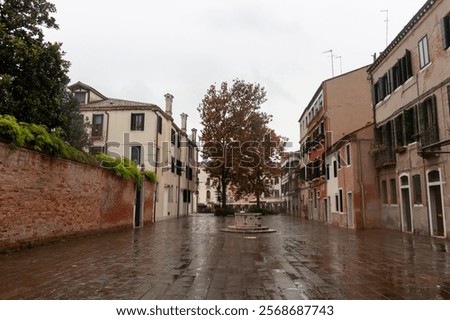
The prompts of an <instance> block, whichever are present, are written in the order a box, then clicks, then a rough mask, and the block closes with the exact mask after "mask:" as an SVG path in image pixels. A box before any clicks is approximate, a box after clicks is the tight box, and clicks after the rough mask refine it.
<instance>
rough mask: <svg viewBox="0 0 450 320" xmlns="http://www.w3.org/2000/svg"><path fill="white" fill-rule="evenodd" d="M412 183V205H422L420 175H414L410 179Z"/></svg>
mask: <svg viewBox="0 0 450 320" xmlns="http://www.w3.org/2000/svg"><path fill="white" fill-rule="evenodd" d="M412 182H413V203H414V204H422V187H421V185H420V175H418V174H416V175H414V176H413V177H412Z"/></svg>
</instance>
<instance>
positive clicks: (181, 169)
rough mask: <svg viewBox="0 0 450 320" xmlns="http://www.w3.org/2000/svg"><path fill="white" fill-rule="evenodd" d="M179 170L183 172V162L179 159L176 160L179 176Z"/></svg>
mask: <svg viewBox="0 0 450 320" xmlns="http://www.w3.org/2000/svg"><path fill="white" fill-rule="evenodd" d="M181 172H183V164H182V163H181V161H180V160H177V175H179V176H181Z"/></svg>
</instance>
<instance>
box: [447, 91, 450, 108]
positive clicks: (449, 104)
mask: <svg viewBox="0 0 450 320" xmlns="http://www.w3.org/2000/svg"><path fill="white" fill-rule="evenodd" d="M447 97H448V109H449V110H450V86H448V87H447Z"/></svg>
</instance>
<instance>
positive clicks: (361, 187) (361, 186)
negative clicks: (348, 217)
mask: <svg viewBox="0 0 450 320" xmlns="http://www.w3.org/2000/svg"><path fill="white" fill-rule="evenodd" d="M357 145H358V150H357V152H358V180H359V181H358V182H359V192H360V199H361V211H362V219H363V229H366V195H365V193H364V171H363V170H362V159H361V153H362V150H361V140H360V139H358V140H357ZM353 210H354V209H353ZM353 216H354V215H353Z"/></svg>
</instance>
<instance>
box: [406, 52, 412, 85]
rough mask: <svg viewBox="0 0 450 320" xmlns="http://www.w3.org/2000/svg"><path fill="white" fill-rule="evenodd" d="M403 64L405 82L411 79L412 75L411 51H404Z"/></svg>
mask: <svg viewBox="0 0 450 320" xmlns="http://www.w3.org/2000/svg"><path fill="white" fill-rule="evenodd" d="M405 58H406V59H405V60H406V61H405V62H406V70H405V71H406V79H405V81H406V80H408V79H409V78H410V77H412V75H413V73H412V65H411V51H409V50H406V54H405Z"/></svg>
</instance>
